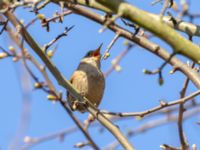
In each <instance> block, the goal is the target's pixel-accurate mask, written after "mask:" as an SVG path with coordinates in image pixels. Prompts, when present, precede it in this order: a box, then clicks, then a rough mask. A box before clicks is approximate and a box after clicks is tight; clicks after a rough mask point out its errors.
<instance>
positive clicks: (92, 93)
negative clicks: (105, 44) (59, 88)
mask: <svg viewBox="0 0 200 150" xmlns="http://www.w3.org/2000/svg"><path fill="white" fill-rule="evenodd" d="M101 46H102V44H101V45H100V46H99V47H98V48H97V49H96V50H91V51H89V52H87V54H86V55H85V57H83V58H82V59H81V61H80V64H79V65H78V68H77V69H76V71H75V72H74V73H73V74H72V76H71V79H70V82H71V84H72V85H73V87H74V88H76V89H77V90H78V91H79V93H80V94H81V95H82V96H84V97H86V98H87V99H88V100H89V101H90V102H91V103H92V104H93V105H95V106H96V107H97V106H98V105H99V104H100V102H101V99H102V97H103V93H104V88H105V78H104V75H103V73H102V72H101V70H100V67H101V66H100V65H101V64H100V60H101V53H100V50H101ZM67 99H68V103H69V105H70V107H71V109H72V110H78V111H80V112H82V113H83V112H85V111H86V110H85V107H83V105H82V106H81V104H80V102H79V101H78V100H77V99H76V98H74V97H73V96H72V95H71V94H70V93H69V92H68V93H67Z"/></svg>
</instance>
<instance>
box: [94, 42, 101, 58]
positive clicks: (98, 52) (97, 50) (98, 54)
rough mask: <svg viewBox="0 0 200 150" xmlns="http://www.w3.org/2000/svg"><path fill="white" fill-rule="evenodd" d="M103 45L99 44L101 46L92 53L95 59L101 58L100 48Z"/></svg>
mask: <svg viewBox="0 0 200 150" xmlns="http://www.w3.org/2000/svg"><path fill="white" fill-rule="evenodd" d="M102 45H103V43H101V45H100V46H99V47H98V48H97V49H96V50H95V51H94V56H95V57H97V56H101V53H100V51H101V47H102Z"/></svg>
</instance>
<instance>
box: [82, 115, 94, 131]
mask: <svg viewBox="0 0 200 150" xmlns="http://www.w3.org/2000/svg"><path fill="white" fill-rule="evenodd" d="M94 120H95V117H94V116H93V115H92V114H89V115H88V118H87V119H86V120H85V121H84V125H85V127H84V128H85V130H87V129H88V127H89V126H90V124H91V123H92V122H93V121H94Z"/></svg>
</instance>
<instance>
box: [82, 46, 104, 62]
mask: <svg viewBox="0 0 200 150" xmlns="http://www.w3.org/2000/svg"><path fill="white" fill-rule="evenodd" d="M102 45H103V43H102V44H101V45H100V46H99V47H98V48H97V49H96V50H90V51H88V52H87V53H86V55H85V57H84V58H93V59H95V60H96V61H100V59H101V52H100V51H101V47H102Z"/></svg>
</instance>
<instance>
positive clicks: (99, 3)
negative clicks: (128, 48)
mask: <svg viewBox="0 0 200 150" xmlns="http://www.w3.org/2000/svg"><path fill="white" fill-rule="evenodd" d="M53 1H54V2H58V1H61V0H53ZM62 1H63V0H62ZM64 1H67V2H69V0H64ZM76 1H77V3H78V4H81V5H84V6H88V7H92V8H95V9H99V10H102V11H104V12H109V13H111V11H112V13H114V14H117V15H119V16H122V17H123V18H126V19H128V20H129V21H131V22H134V23H136V24H138V25H140V26H141V27H143V28H145V29H147V30H148V31H150V32H152V33H153V34H155V35H157V36H158V37H160V38H161V39H163V40H164V41H165V42H167V43H168V44H169V45H170V46H171V47H172V48H173V50H174V52H176V53H179V54H182V55H184V56H186V57H188V58H190V59H192V60H194V61H195V62H197V63H200V48H199V47H198V46H197V45H195V44H193V43H192V42H190V41H189V40H187V39H185V38H184V37H182V36H181V35H180V34H178V33H177V32H176V31H175V30H174V29H173V28H171V27H169V26H168V25H167V24H165V23H164V22H163V21H161V19H159V20H158V19H155V18H154V17H152V15H151V14H149V13H148V12H145V11H143V10H140V9H138V8H136V7H134V6H133V5H130V4H128V3H126V2H124V1H123V0H88V2H87V1H85V0H76Z"/></svg>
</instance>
